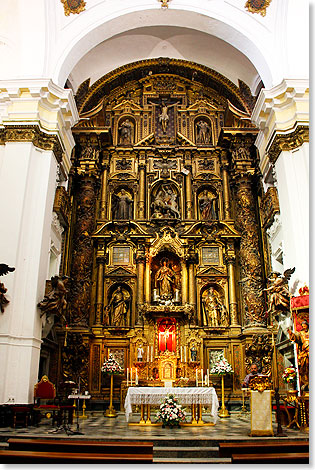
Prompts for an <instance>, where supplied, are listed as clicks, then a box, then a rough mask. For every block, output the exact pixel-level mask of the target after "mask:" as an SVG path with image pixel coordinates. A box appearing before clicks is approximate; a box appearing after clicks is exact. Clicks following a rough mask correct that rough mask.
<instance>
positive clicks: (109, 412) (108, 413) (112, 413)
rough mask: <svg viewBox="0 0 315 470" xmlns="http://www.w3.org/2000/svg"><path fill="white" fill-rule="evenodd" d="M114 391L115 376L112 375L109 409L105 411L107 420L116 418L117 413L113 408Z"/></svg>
mask: <svg viewBox="0 0 315 470" xmlns="http://www.w3.org/2000/svg"><path fill="white" fill-rule="evenodd" d="M113 390H114V374H110V392H109V407H108V408H107V410H106V411H105V416H107V418H115V417H116V416H117V413H116V411H115V408H114V407H113Z"/></svg>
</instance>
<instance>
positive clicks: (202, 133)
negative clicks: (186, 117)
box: [196, 121, 211, 144]
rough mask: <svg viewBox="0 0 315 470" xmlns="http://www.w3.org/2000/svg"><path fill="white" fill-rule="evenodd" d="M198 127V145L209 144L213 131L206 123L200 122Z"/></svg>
mask: <svg viewBox="0 0 315 470" xmlns="http://www.w3.org/2000/svg"><path fill="white" fill-rule="evenodd" d="M196 127H197V143H198V144H209V143H210V135H211V129H210V126H209V124H208V123H207V122H206V121H199V122H198V123H197V124H196Z"/></svg>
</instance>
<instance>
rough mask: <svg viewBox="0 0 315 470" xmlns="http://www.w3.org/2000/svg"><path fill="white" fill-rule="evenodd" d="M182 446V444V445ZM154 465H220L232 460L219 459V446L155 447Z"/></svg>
mask: <svg viewBox="0 0 315 470" xmlns="http://www.w3.org/2000/svg"><path fill="white" fill-rule="evenodd" d="M181 444H182V443H181ZM153 463H157V464H173V463H178V464H179V463H187V464H198V463H199V464H210V463H212V464H220V463H225V464H226V463H231V459H230V458H222V457H219V447H217V446H210V447H207V446H192V447H188V446H183V445H177V446H165V445H162V446H160V445H156V444H154V445H153Z"/></svg>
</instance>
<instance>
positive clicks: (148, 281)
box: [144, 252, 151, 304]
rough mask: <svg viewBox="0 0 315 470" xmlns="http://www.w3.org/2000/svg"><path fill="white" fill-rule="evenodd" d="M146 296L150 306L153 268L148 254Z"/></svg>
mask: <svg viewBox="0 0 315 470" xmlns="http://www.w3.org/2000/svg"><path fill="white" fill-rule="evenodd" d="M144 296H145V301H146V303H148V304H149V303H150V301H151V266H150V255H149V253H148V252H147V253H146V265H145V285H144Z"/></svg>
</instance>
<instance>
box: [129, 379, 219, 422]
mask: <svg viewBox="0 0 315 470" xmlns="http://www.w3.org/2000/svg"><path fill="white" fill-rule="evenodd" d="M168 395H174V396H175V398H177V400H178V403H180V404H181V405H191V406H192V420H191V423H189V424H190V425H194V426H198V425H205V424H212V425H214V424H215V423H216V421H217V416H218V408H219V401H218V397H217V394H216V391H215V389H214V388H213V387H129V388H128V392H127V396H126V400H125V414H126V421H127V422H128V421H129V417H130V414H131V413H132V405H140V406H141V417H140V422H139V423H138V424H149V425H150V424H152V423H151V419H150V405H160V404H161V403H162V401H163V399H164V398H165V397H166V396H168ZM204 405H208V406H209V405H211V413H210V414H211V416H212V417H213V423H204V422H203V420H202V406H204ZM145 408H146V411H147V417H146V419H145ZM197 414H198V420H197Z"/></svg>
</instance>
